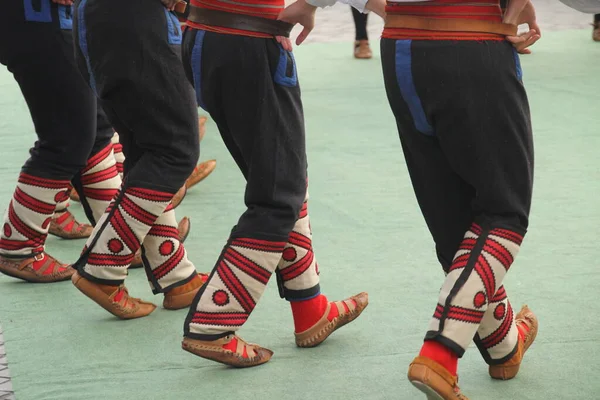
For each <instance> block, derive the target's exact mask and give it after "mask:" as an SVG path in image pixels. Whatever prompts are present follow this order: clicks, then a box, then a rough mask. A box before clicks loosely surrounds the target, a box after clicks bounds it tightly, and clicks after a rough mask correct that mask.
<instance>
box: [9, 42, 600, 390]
mask: <svg viewBox="0 0 600 400" xmlns="http://www.w3.org/2000/svg"><path fill="white" fill-rule="evenodd" d="M373 44H374V47H377V45H376V44H375V43H373ZM349 50H350V46H349V45H348V43H340V44H337V43H336V44H310V45H304V46H300V47H299V48H297V49H296V50H295V54H296V59H297V61H298V69H299V75H300V78H301V84H302V87H303V100H304V105H305V114H306V125H307V135H308V154H309V163H310V176H311V180H310V181H311V186H310V193H311V201H310V212H311V216H312V228H313V232H314V245H315V250H316V255H317V259H318V260H319V266H320V269H321V278H322V287H323V290H324V293H326V294H327V295H328V296H329V297H330V298H332V299H339V298H342V297H346V296H348V295H350V294H354V293H358V292H360V291H368V292H369V293H370V306H369V308H367V310H366V311H365V313H364V314H363V316H362V317H361V318H360V319H358V320H357V321H356V322H355V323H353V324H351V325H349V326H347V327H345V328H344V329H342V330H340V331H338V332H337V333H336V334H335V335H334V336H332V337H331V338H330V340H328V341H327V342H326V343H324V344H323V345H322V346H320V347H318V348H316V349H308V350H301V349H298V348H296V347H295V345H294V336H293V323H292V317H291V313H290V310H289V306H288V304H286V303H285V302H284V301H282V300H280V299H279V296H278V293H277V288H276V285H275V284H274V282H271V283H270V284H269V286H268V288H267V292H266V294H265V296H264V300H263V301H261V303H260V305H259V306H258V307H257V309H256V312H255V313H254V314H253V315H252V317H251V318H250V320H249V321H248V323H247V326H245V327H244V328H243V330H242V331H241V334H242V336H243V337H244V338H245V339H247V340H249V341H251V342H258V343H260V344H262V345H264V346H266V347H269V348H270V349H272V350H273V351H274V352H275V355H274V358H273V359H272V361H271V362H270V363H268V364H266V365H264V366H261V367H258V368H253V369H247V370H234V369H229V368H226V367H223V366H220V365H218V364H215V363H212V362H209V361H206V360H202V359H199V358H196V357H194V356H192V355H190V354H188V353H185V352H183V351H182V350H181V348H180V342H181V337H182V328H183V320H184V318H185V315H186V312H187V311H185V310H181V311H167V310H164V309H162V308H161V307H159V308H158V309H157V310H156V311H155V312H154V313H153V314H152V315H150V316H149V317H147V318H143V319H140V320H134V321H119V320H117V319H115V318H113V317H112V316H111V315H109V314H108V313H107V312H105V311H104V310H103V309H101V308H100V307H98V306H96V305H95V304H94V303H92V302H91V301H90V300H88V299H87V298H86V297H84V296H83V295H81V294H80V293H79V292H78V291H77V290H76V289H75V288H74V287H73V286H72V285H71V283H70V282H64V283H59V284H52V285H32V284H26V283H21V282H18V281H16V280H14V279H11V278H8V277H5V276H0V325H2V329H3V331H4V339H5V346H6V353H7V360H8V366H9V369H10V372H11V375H12V384H13V389H14V391H15V395H16V398H17V399H18V400H50V399H52V400H87V399H90V400H105V399H109V400H113V399H114V400H151V399H167V400H171V399H173V400H175V399H205V400H218V399H222V400H228V399H237V398H239V399H244V400H252V399H257V400H306V399H315V400H321V399H323V400H334V399H342V400H350V399H360V400H363V399H364V400H383V399H390V400H391V399H399V400H412V399H421V398H422V397H421V395H420V394H419V393H418V392H416V391H415V390H414V389H413V388H412V386H411V385H410V384H409V383H408V381H407V380H406V371H407V368H408V364H409V363H410V361H411V360H412V359H413V357H414V356H415V355H416V352H417V351H418V350H419V347H420V345H421V342H422V338H423V335H424V333H425V329H426V326H427V324H428V321H429V319H430V317H431V315H432V313H433V311H434V308H435V304H436V299H437V292H438V289H439V287H440V285H441V283H442V280H443V274H442V272H441V269H440V268H439V266H438V264H437V262H436V258H435V253H434V248H433V244H432V240H431V238H430V236H429V233H428V231H427V229H426V227H425V224H424V222H423V219H422V216H421V214H420V212H419V210H418V208H417V204H416V201H415V198H414V195H413V191H412V188H411V185H410V182H409V178H408V174H407V171H406V168H405V165H404V160H403V156H402V152H401V149H400V143H399V140H398V136H397V132H396V128H395V123H394V120H393V117H392V114H391V111H390V109H389V106H388V104H387V99H386V96H385V92H384V89H383V80H382V76H381V65H380V62H379V52H378V50H377V49H374V50H375V59H373V60H371V61H358V60H354V59H352V58H351V54H350V51H349ZM534 51H535V53H534V54H532V55H530V56H524V57H522V64H523V69H524V74H525V75H524V79H525V82H526V86H527V89H528V93H529V98H530V102H531V108H532V114H533V125H534V131H535V144H536V175H535V190H534V202H533V209H532V216H531V226H530V231H529V234H528V236H527V237H526V240H525V242H524V245H523V247H522V249H521V252H520V254H519V257H518V258H517V262H516V263H515V265H514V266H513V268H512V269H511V272H510V273H509V274H508V277H507V279H506V281H505V282H506V287H507V290H509V292H510V295H511V299H512V303H513V305H514V306H515V308H518V307H519V306H520V305H521V304H522V303H527V304H529V306H530V307H531V308H532V309H533V310H534V311H535V312H536V313H537V314H538V316H539V318H540V333H539V336H538V339H537V341H536V343H535V344H534V345H533V347H532V348H531V350H530V352H529V353H528V354H527V357H526V359H525V362H524V364H523V366H522V368H521V372H520V374H519V376H518V377H517V378H516V379H515V380H513V381H509V382H496V381H492V380H491V379H490V378H489V376H488V374H487V367H486V365H485V363H484V362H483V360H482V359H481V357H480V356H479V353H478V352H477V350H476V349H475V348H471V349H470V350H469V351H468V352H467V354H466V355H465V357H464V358H463V359H462V361H461V363H460V367H459V374H460V382H461V386H462V388H463V391H464V392H465V394H466V395H468V396H469V397H470V398H472V399H482V400H488V399H520V400H526V399H540V400H541V399H581V400H592V399H599V398H600V361H599V360H600V303H597V302H596V300H597V298H598V294H599V293H600V292H599V290H600V289H599V288H600V272H599V269H598V268H599V267H600V262H599V260H600V245H599V240H600V200H599V199H600V156H599V149H600V131H599V128H598V127H599V126H600V112H599V111H598V110H599V107H600V79H599V75H598V74H599V72H598V71H599V60H600V45H599V44H595V43H593V42H592V41H591V40H590V38H589V31H588V30H583V31H566V32H560V33H546V34H545V35H544V38H543V40H542V41H540V42H539V43H538V44H537V45H536V46H535V48H534ZM0 93H2V96H0V137H1V139H2V151H1V153H0V154H1V157H2V161H1V162H0V179H1V180H0V182H2V184H1V185H0V204H2V205H3V207H2V210H4V209H5V208H6V206H7V205H8V202H9V199H10V197H11V195H12V192H13V190H14V185H15V183H16V178H17V174H18V172H19V168H20V166H21V165H22V163H23V162H24V160H25V158H26V157H27V151H28V149H29V147H30V146H31V145H32V143H33V141H34V140H35V135H34V131H33V126H32V123H31V120H30V117H29V113H28V110H27V107H26V105H25V103H24V101H23V99H22V98H21V95H20V92H19V89H18V86H17V85H16V84H15V83H14V81H13V80H12V77H11V76H10V74H9V73H8V72H7V71H6V70H5V69H0ZM65 134H71V133H67V132H65ZM72 134H77V133H76V132H73V133H72ZM201 158H202V159H209V158H216V159H217V160H218V165H217V169H216V171H215V172H214V173H213V174H212V175H211V176H210V177H209V178H208V179H207V180H206V181H204V182H203V183H201V184H200V185H198V186H197V187H195V188H194V189H192V190H191V191H190V193H189V194H188V197H187V198H186V200H185V201H184V203H183V205H182V206H181V207H180V208H179V209H178V210H177V211H178V216H179V217H182V216H184V215H188V216H190V217H191V218H192V232H191V234H190V237H189V239H188V241H187V243H186V247H187V249H188V252H189V254H190V257H191V259H192V260H193V261H194V262H195V264H196V266H197V268H198V269H199V270H202V271H208V270H210V269H211V268H212V266H213V263H214V262H215V261H216V259H217V257H218V255H219V253H220V251H221V248H222V246H223V244H224V243H225V240H226V238H227V236H228V233H229V230H230V228H231V226H232V225H233V224H234V223H235V222H236V220H237V216H238V215H239V214H240V213H241V211H242V210H243V208H244V205H243V201H242V200H243V197H242V193H243V179H242V176H241V174H240V173H239V172H238V170H237V168H236V166H235V164H234V162H233V161H232V160H231V159H230V157H229V155H228V153H227V152H226V149H225V147H224V146H223V144H222V143H221V139H220V138H219V136H218V133H217V131H216V127H215V125H214V123H212V122H209V123H208V125H207V134H206V137H205V139H204V141H203V143H202V156H201ZM71 209H72V211H73V212H74V213H75V214H76V215H77V216H78V217H80V218H81V219H84V217H83V212H82V209H81V206H80V205H79V204H73V205H72V207H71ZM83 244H84V243H83V242H82V241H74V242H73V241H71V242H69V241H64V240H60V239H56V238H53V237H51V238H49V239H48V242H47V250H48V251H49V253H50V254H52V255H54V256H55V257H57V258H59V259H61V260H64V261H65V262H72V261H74V260H75V259H76V257H77V255H78V254H79V252H80V251H81V248H82V247H83ZM127 285H128V287H129V289H130V292H131V293H132V295H134V296H139V297H142V298H144V299H146V300H153V301H154V302H155V303H157V304H160V303H161V302H162V297H160V296H157V297H153V295H152V294H151V292H150V289H149V287H148V284H147V282H146V278H145V274H144V272H143V271H141V270H133V271H131V273H130V276H129V279H128V281H127Z"/></svg>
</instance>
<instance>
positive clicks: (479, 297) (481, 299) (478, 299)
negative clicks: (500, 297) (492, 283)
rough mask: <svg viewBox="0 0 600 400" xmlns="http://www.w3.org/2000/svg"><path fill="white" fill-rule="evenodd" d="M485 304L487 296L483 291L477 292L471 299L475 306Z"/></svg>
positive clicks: (479, 306) (478, 306)
mask: <svg viewBox="0 0 600 400" xmlns="http://www.w3.org/2000/svg"><path fill="white" fill-rule="evenodd" d="M486 304H487V297H486V295H485V293H483V292H477V294H476V295H475V298H474V299H473V305H474V306H475V307H476V308H481V307H483V306H485V305H486Z"/></svg>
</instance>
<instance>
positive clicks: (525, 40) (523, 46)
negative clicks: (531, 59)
mask: <svg viewBox="0 0 600 400" xmlns="http://www.w3.org/2000/svg"><path fill="white" fill-rule="evenodd" d="M540 37H541V35H540V34H539V33H538V32H537V31H536V30H535V29H530V30H529V31H528V32H525V33H522V34H520V35H518V36H507V37H506V40H508V41H509V42H510V43H512V45H513V47H514V48H515V49H516V50H517V51H518V52H519V53H521V54H530V53H531V50H529V49H528V47H529V46H531V45H533V44H534V43H535V42H537V41H538V40H539V39H540Z"/></svg>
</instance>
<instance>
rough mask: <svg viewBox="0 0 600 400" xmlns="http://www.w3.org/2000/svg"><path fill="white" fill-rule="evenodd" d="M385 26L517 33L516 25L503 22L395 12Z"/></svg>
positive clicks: (388, 15)
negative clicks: (418, 15)
mask: <svg viewBox="0 0 600 400" xmlns="http://www.w3.org/2000/svg"><path fill="white" fill-rule="evenodd" d="M385 27H386V28H404V29H422V30H426V31H444V32H480V33H494V34H498V35H503V36H514V35H516V34H517V26H516V25H510V24H504V23H502V22H494V21H482V20H475V19H473V20H471V19H460V18H453V19H450V18H446V19H443V18H424V17H417V16H413V15H401V14H393V13H388V14H387V17H386V19H385Z"/></svg>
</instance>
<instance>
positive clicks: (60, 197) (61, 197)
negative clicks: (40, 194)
mask: <svg viewBox="0 0 600 400" xmlns="http://www.w3.org/2000/svg"><path fill="white" fill-rule="evenodd" d="M68 199H69V191H68V190H63V191H62V192H58V193H56V195H55V196H54V201H55V202H57V203H62V202H63V201H67V200H68Z"/></svg>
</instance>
